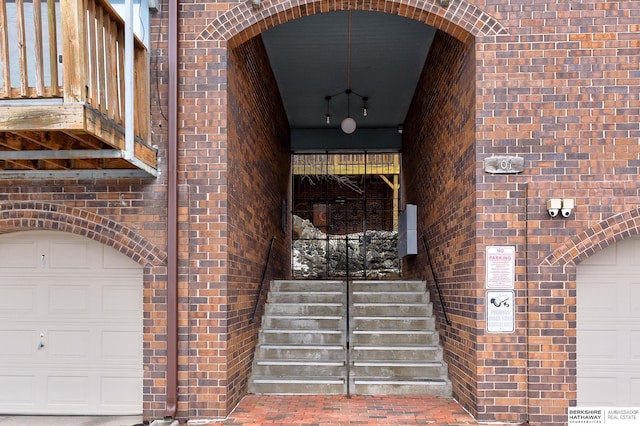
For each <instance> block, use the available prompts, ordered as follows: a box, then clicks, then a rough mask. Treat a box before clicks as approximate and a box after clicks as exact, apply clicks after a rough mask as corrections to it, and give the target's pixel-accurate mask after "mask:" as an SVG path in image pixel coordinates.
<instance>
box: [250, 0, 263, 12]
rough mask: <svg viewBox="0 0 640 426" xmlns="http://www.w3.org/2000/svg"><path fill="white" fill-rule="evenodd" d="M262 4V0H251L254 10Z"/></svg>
mask: <svg viewBox="0 0 640 426" xmlns="http://www.w3.org/2000/svg"><path fill="white" fill-rule="evenodd" d="M260 6H262V0H251V7H253V9H254V10H258V9H260Z"/></svg>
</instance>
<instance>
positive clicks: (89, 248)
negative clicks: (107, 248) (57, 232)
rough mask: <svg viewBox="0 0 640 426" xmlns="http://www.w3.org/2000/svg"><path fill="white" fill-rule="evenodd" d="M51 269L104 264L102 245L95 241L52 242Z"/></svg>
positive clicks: (95, 266) (89, 266)
mask: <svg viewBox="0 0 640 426" xmlns="http://www.w3.org/2000/svg"><path fill="white" fill-rule="evenodd" d="M50 247H51V255H50V258H49V264H48V266H49V267H50V268H51V269H95V268H97V267H101V265H102V247H101V246H97V245H96V244H95V243H94V242H93V241H90V240H87V241H79V242H78V241H73V242H71V241H69V242H52V243H51V245H50Z"/></svg>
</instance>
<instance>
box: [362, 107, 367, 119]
mask: <svg viewBox="0 0 640 426" xmlns="http://www.w3.org/2000/svg"><path fill="white" fill-rule="evenodd" d="M362 115H363V116H364V117H366V116H367V107H362Z"/></svg>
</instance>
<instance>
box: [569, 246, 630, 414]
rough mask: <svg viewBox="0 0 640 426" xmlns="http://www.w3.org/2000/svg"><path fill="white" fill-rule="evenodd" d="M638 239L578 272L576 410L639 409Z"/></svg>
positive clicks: (606, 252) (595, 257)
mask: <svg viewBox="0 0 640 426" xmlns="http://www.w3.org/2000/svg"><path fill="white" fill-rule="evenodd" d="M638 259H640V239H630V240H623V241H620V242H618V243H617V244H615V245H613V246H610V247H608V248H606V249H604V250H603V251H601V252H599V253H597V254H595V255H593V256H592V257H591V258H590V259H587V260H586V261H585V262H583V263H581V264H580V265H578V269H577V329H576V334H577V389H578V398H577V399H578V401H577V402H578V406H618V407H623V406H637V405H640V400H639V399H640V315H639V314H640V306H638V305H640V304H638V300H640V279H639V277H640V262H638Z"/></svg>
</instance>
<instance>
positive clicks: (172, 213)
mask: <svg viewBox="0 0 640 426" xmlns="http://www.w3.org/2000/svg"><path fill="white" fill-rule="evenodd" d="M179 1H180V0H169V18H168V19H169V41H168V53H169V55H168V56H169V58H168V59H169V83H168V84H169V93H168V104H169V105H168V109H169V117H168V118H169V120H168V121H169V122H168V132H169V135H168V147H167V175H168V176H167V180H168V188H167V206H168V209H167V221H168V224H167V245H168V247H167V400H166V408H165V410H166V411H165V420H168V419H174V418H175V416H176V412H177V410H178V377H177V375H178V171H177V166H178V2H179Z"/></svg>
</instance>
